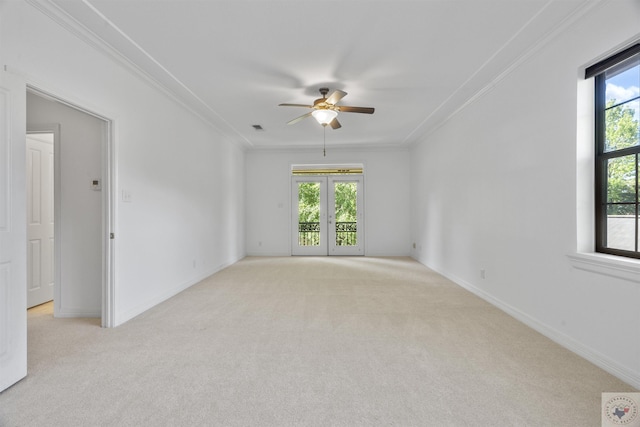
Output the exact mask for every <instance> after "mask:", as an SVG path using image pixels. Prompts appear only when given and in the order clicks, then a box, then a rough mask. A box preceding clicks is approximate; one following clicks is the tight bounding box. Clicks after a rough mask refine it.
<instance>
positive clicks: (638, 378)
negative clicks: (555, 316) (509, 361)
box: [417, 254, 640, 389]
mask: <svg viewBox="0 0 640 427" xmlns="http://www.w3.org/2000/svg"><path fill="white" fill-rule="evenodd" d="M583 255H584V254H583ZM417 261H418V262H420V261H419V260H417ZM427 267H428V268H431V269H432V270H434V271H436V272H437V273H439V274H441V275H443V276H445V277H446V278H447V279H449V280H451V281H452V282H454V283H456V284H457V285H459V286H461V287H463V288H464V289H466V290H468V291H469V292H472V293H473V294H475V295H477V296H478V297H480V298H482V299H483V300H485V301H487V302H488V303H489V304H491V305H493V306H495V307H497V308H499V309H500V310H502V311H504V312H505V313H507V314H508V315H510V316H511V317H513V318H515V319H517V320H519V321H520V322H522V323H524V324H525V325H526V326H528V327H530V328H532V329H534V330H535V331H537V332H539V333H541V334H542V335H544V336H545V337H547V338H549V339H550V340H552V341H554V342H555V343H557V344H559V345H561V346H562V347H564V348H566V349H568V350H570V351H572V352H574V353H575V354H577V355H578V356H580V357H582V358H584V359H586V360H588V361H589V362H591V363H593V364H594V365H596V366H598V367H600V368H602V369H603V370H605V371H607V372H608V373H610V374H611V375H613V376H615V377H617V378H619V379H621V380H622V381H624V382H626V383H627V384H629V385H631V386H632V387H635V388H638V389H640V373H639V372H635V371H633V370H631V369H629V368H628V367H626V366H623V365H621V364H619V363H618V362H616V361H615V360H612V359H611V358H609V357H607V356H605V355H603V354H602V353H600V352H599V351H597V350H594V349H593V348H591V347H588V346H586V345H584V344H582V343H581V342H579V341H576V340H575V339H573V338H571V337H570V336H568V335H566V334H564V333H562V332H560V331H558V330H556V329H554V328H552V327H550V326H549V325H547V324H545V323H542V322H540V321H539V320H537V319H535V318H533V317H531V316H530V315H528V314H527V313H524V312H523V311H521V310H518V309H517V308H515V307H513V306H511V305H509V304H507V303H505V302H504V301H502V300H500V299H498V298H495V297H494V296H493V295H491V294H489V293H487V292H486V291H484V290H482V289H479V288H477V287H476V286H474V285H472V284H471V283H469V282H467V281H465V280H462V279H460V278H459V277H456V276H453V275H449V274H446V273H444V272H442V271H438V270H436V269H434V268H433V267H430V266H428V265H427ZM638 271H640V269H639V270H638Z"/></svg>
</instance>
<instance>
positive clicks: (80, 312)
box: [54, 308, 102, 319]
mask: <svg viewBox="0 0 640 427" xmlns="http://www.w3.org/2000/svg"><path fill="white" fill-rule="evenodd" d="M54 315H55V317H58V318H73V317H97V318H98V319H100V318H101V317H102V313H101V312H100V309H99V308H98V309H96V310H85V309H73V308H65V309H60V310H58V312H57V313H55V312H54Z"/></svg>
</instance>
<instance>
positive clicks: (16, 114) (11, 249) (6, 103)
mask: <svg viewBox="0 0 640 427" xmlns="http://www.w3.org/2000/svg"><path fill="white" fill-rule="evenodd" d="M25 114H26V85H25V83H24V81H22V80H21V79H20V78H18V77H17V76H14V75H12V74H10V73H8V72H6V71H4V70H1V71H0V391H2V390H5V389H6V388H8V387H10V386H11V385H12V384H14V383H16V382H18V381H19V380H20V379H22V378H24V377H25V376H26V375H27V293H26V292H25V289H26V282H27V279H26V270H27V268H26V256H25V253H26V242H27V233H26V218H27V213H26V200H25V194H26V191H25V176H26V171H25V136H26V116H25Z"/></svg>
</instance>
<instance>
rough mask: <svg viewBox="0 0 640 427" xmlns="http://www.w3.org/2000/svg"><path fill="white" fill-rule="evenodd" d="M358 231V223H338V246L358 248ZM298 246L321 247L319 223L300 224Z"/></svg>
mask: <svg viewBox="0 0 640 427" xmlns="http://www.w3.org/2000/svg"><path fill="white" fill-rule="evenodd" d="M357 231H358V223H357V222H336V246H356V245H357V244H358V241H357ZM298 245H300V246H318V245H320V223H319V222H300V223H298Z"/></svg>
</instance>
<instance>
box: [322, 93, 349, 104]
mask: <svg viewBox="0 0 640 427" xmlns="http://www.w3.org/2000/svg"><path fill="white" fill-rule="evenodd" d="M346 95H347V92H343V91H341V90H336V91H334V92H333V93H332V94H331V95H329V97H328V98H327V100H326V101H325V102H326V103H327V104H332V105H335V104H336V102H338V101H340V100H341V99H342V98H344V97H345V96H346Z"/></svg>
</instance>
